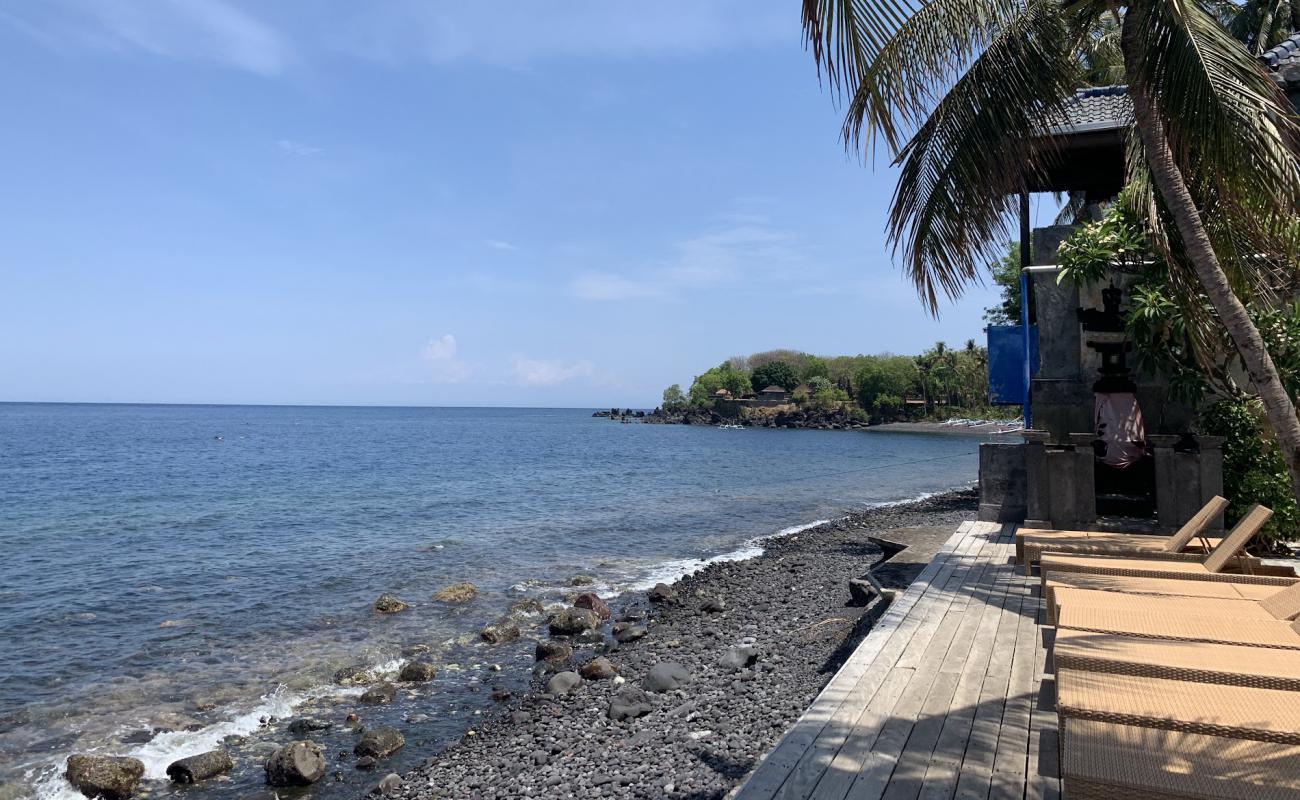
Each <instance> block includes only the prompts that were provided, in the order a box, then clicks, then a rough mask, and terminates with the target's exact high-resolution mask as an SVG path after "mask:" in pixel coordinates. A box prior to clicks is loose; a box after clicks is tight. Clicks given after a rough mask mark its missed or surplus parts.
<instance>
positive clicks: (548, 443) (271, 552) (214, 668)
mask: <svg viewBox="0 0 1300 800" xmlns="http://www.w3.org/2000/svg"><path fill="white" fill-rule="evenodd" d="M977 441H978V440H976V439H972V438H968V437H959V436H941V435H925V434H908V433H883V432H852V433H851V432H832V431H786V430H779V431H777V430H744V431H729V430H719V429H715V428H700V427H688V426H660V425H642V424H631V425H622V424H618V423H615V422H611V421H609V420H606V419H593V418H591V417H590V412H589V411H582V410H554V409H444V408H437V409H433V408H430V409H415V408H304V407H239V406H211V407H206V406H102V405H44V404H33V405H26V404H0V553H3V563H4V565H5V570H4V573H5V581H4V583H3V585H0V645H3V650H4V652H5V658H4V661H5V667H4V669H3V670H0V786H2V787H3V788H0V798H4V797H26V796H41V797H45V798H56V797H72V796H76V795H74V794H73V793H71V790H70V789H69V788H67V787H66V784H64V782H63V781H62V780H61V778H59V777H58V776H57V774H56V773H57V771H58V766H59V765H61V763H62V761H63V759H64V758H65V757H66V756H67V755H68V754H69V753H70V752H73V751H77V750H84V749H102V750H103V751H104V752H111V753H113V754H131V755H136V756H139V757H141V758H143V759H144V760H145V761H146V764H147V767H148V772H147V777H152V778H162V777H164V773H163V770H164V768H165V767H166V765H167V764H168V763H170V761H171V760H172V759H174V758H176V757H178V756H181V755H186V754H190V753H195V752H200V751H202V750H205V749H210V748H211V747H213V746H215V745H216V744H218V743H219V742H221V741H222V740H223V738H224V737H227V736H230V735H240V736H246V737H250V739H251V741H253V742H254V743H255V742H256V740H257V737H258V729H259V726H260V720H261V718H263V717H267V716H276V717H281V718H283V717H285V716H292V715H294V714H295V713H306V712H312V713H319V714H320V715H321V716H323V717H327V716H330V714H332V713H333V712H332V711H323V710H321V709H333V708H335V707H336V706H339V705H340V704H343V705H346V703H347V702H349V701H350V700H354V699H355V698H354V695H355V691H353V692H352V693H351V694H349V693H347V692H345V691H344V690H341V689H337V688H332V687H330V685H329V677H330V675H331V674H332V673H333V671H334V670H335V669H337V668H338V667H339V666H342V665H346V664H352V663H357V662H366V663H370V664H376V665H382V666H384V667H385V668H387V669H390V670H391V669H393V668H395V666H396V665H397V664H399V663H400V659H401V657H402V654H403V652H404V651H406V652H409V648H411V647H412V646H416V645H419V646H423V647H427V648H429V651H430V654H429V656H427V657H428V658H431V659H432V660H434V661H435V662H437V663H440V664H445V665H447V666H445V667H444V668H443V669H442V670H441V672H440V674H439V677H438V679H437V680H436V681H434V682H433V683H432V684H430V685H428V686H421V687H419V688H418V690H412V691H411V692H408V693H405V694H404V695H403V696H402V697H401V698H399V701H398V702H397V703H395V704H394V705H393V706H392V707H385V708H384V709H382V710H375V711H368V713H367V714H366V721H367V723H371V724H373V723H376V722H383V721H385V720H387V719H391V720H392V721H393V722H394V723H398V724H399V725H400V727H402V728H403V730H405V731H406V732H407V738H408V746H407V748H406V749H405V750H404V751H403V753H402V754H399V758H398V759H396V760H394V761H393V762H392V764H391V765H389V766H388V767H386V769H400V768H402V767H404V766H411V765H413V764H414V763H416V762H417V761H418V759H420V758H422V757H423V756H425V755H428V754H429V752H430V751H431V750H432V749H433V748H434V747H435V746H437V744H439V743H441V742H444V741H447V740H450V739H451V738H454V737H455V736H457V735H459V734H460V732H461V731H463V730H464V728H465V726H466V725H467V724H469V723H470V722H471V721H472V720H473V718H474V717H475V716H476V715H477V714H479V713H483V712H484V711H485V709H487V708H488V706H489V705H490V701H489V700H488V699H487V697H486V695H487V694H488V688H489V685H488V684H486V683H483V681H484V680H486V679H484V678H483V677H481V676H482V675H484V674H490V673H487V671H486V666H485V665H486V664H489V663H492V662H506V668H505V669H504V670H503V671H502V673H500V674H501V678H500V681H499V682H500V683H501V685H504V686H507V687H510V686H514V687H515V688H519V687H520V686H522V683H523V682H524V681H525V680H526V671H527V667H528V666H530V665H531V658H530V656H529V655H528V650H529V648H528V647H527V646H526V643H520V644H519V645H518V646H514V647H510V646H507V647H505V648H489V647H487V646H486V645H481V644H478V643H476V641H475V640H476V633H477V631H478V630H479V628H481V627H482V625H483V624H484V623H486V622H488V621H490V620H492V619H494V618H496V617H498V616H500V615H501V614H502V613H503V612H504V610H505V608H506V607H507V606H508V605H509V603H511V602H513V601H515V600H518V599H520V598H521V597H524V596H536V597H541V598H543V599H545V598H547V597H551V596H557V595H558V594H559V593H560V591H561V587H563V586H564V584H565V582H566V581H567V579H568V578H569V577H570V576H572V575H574V574H577V573H581V574H587V575H591V576H594V577H595V578H596V579H597V582H598V583H597V585H598V588H599V589H600V591H602V592H604V593H606V594H612V593H616V592H618V591H621V590H627V589H630V588H638V587H643V586H646V585H648V584H650V583H653V582H654V581H655V580H657V579H671V578H673V577H676V576H677V575H680V574H682V573H683V572H685V571H689V570H690V569H692V567H695V566H698V564H699V562H700V561H701V560H704V559H709V558H715V557H720V556H721V557H735V556H743V555H746V554H752V553H754V552H757V549H756V545H755V542H754V540H755V538H756V537H761V536H765V535H772V534H776V533H778V532H780V531H781V530H782V529H787V528H789V527H791V526H797V525H801V524H806V523H809V522H813V521H815V520H819V519H825V518H828V517H833V516H835V515H837V514H840V513H843V512H844V511H845V510H848V509H852V508H859V507H862V506H866V505H872V504H879V503H886V502H895V501H900V500H904V499H908V498H912V497H916V496H918V495H920V494H923V493H931V492H937V491H941V490H944V489H948V488H952V487H956V486H963V485H967V484H969V483H970V482H971V481H973V480H974V479H975V476H976V469H977V456H976V449H977ZM462 580H468V581H472V582H474V583H475V584H477V585H478V586H479V588H480V590H481V594H480V596H479V599H478V600H477V601H475V602H474V603H472V604H470V605H469V606H466V607H460V608H448V607H446V606H441V605H439V604H437V603H434V602H432V601H431V599H430V595H431V593H432V592H434V591H436V590H437V589H438V588H440V587H442V586H445V585H447V584H449V583H452V582H455V581H462ZM385 591H388V592H393V593H395V594H397V595H398V596H399V597H401V598H403V599H404V600H406V601H408V602H410V603H412V604H413V606H414V607H413V608H412V609H411V610H410V611H407V612H405V613H402V614H400V615H396V616H395V617H379V616H378V615H376V614H374V613H373V612H372V610H371V607H370V606H371V603H372V602H373V601H374V599H375V597H376V596H377V595H379V594H380V593H381V592H385ZM512 681H513V683H512ZM480 684H482V685H480ZM492 685H496V684H492ZM480 688H481V689H483V691H479V689H480ZM196 700H203V701H207V702H210V703H215V704H216V706H215V708H211V709H207V710H200V707H199V706H196ZM206 704H207V703H203V704H200V705H201V706H204V707H205V706H206ZM384 715H387V716H386V717H385V716H384ZM280 738H281V739H283V738H284V737H283V733H282V732H281V733H280ZM250 746H251V745H250ZM402 759H406V761H403V760H402ZM407 762H409V763H407ZM249 774H251V773H249V771H248V770H243V771H242V773H241V775H242V777H239V776H237V777H236V779H235V780H231V781H224V782H222V783H220V784H217V785H216V786H215V788H212V789H209V790H208V791H207V793H205V796H212V797H217V796H236V795H238V794H241V793H243V792H245V791H247V790H248V789H249V788H250V786H251V785H255V784H250V783H248V781H249V780H250V778H249V777H248V775H249ZM362 782H363V781H361V779H354V777H353V776H351V775H346V776H343V779H342V783H340V784H338V786H339V788H337V789H329V788H328V787H323V786H322V787H318V788H317V789H316V790H314V791H313V796H315V797H330V796H339V797H343V796H355V795H356V789H357V787H358V786H360V785H361V783H362ZM154 788H155V792H154V794H155V795H158V794H164V793H168V792H171V791H173V790H170V789H167V788H165V787H164V785H163V784H161V783H158V784H154ZM331 792H333V794H331Z"/></svg>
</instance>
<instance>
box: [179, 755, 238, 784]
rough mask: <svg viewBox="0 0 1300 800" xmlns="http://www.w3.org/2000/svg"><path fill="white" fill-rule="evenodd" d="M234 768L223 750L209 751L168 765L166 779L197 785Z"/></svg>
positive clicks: (233, 762)
mask: <svg viewBox="0 0 1300 800" xmlns="http://www.w3.org/2000/svg"><path fill="white" fill-rule="evenodd" d="M234 768H235V759H233V758H231V757H230V754H229V753H227V752H226V751H225V750H209V751H208V752H206V753H199V754H198V755H194V756H186V757H185V758H182V759H178V760H176V761H173V762H172V763H170V764H168V765H167V777H169V778H171V779H172V781H174V782H175V783H198V782H199V781H202V780H207V779H208V778H212V777H215V776H217V775H220V774H221V773H223V772H229V771H230V770H232V769H234Z"/></svg>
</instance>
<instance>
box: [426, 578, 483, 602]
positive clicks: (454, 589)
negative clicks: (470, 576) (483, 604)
mask: <svg viewBox="0 0 1300 800" xmlns="http://www.w3.org/2000/svg"><path fill="white" fill-rule="evenodd" d="M475 597H478V587H477V586H475V585H474V584H472V583H469V582H468V581H462V582H460V583H453V584H452V585H451V586H447V587H445V588H442V589H439V590H438V591H436V592H434V593H433V599H434V600H437V601H438V602H440V603H468V602H469V601H471V600H473V599H474V598H475Z"/></svg>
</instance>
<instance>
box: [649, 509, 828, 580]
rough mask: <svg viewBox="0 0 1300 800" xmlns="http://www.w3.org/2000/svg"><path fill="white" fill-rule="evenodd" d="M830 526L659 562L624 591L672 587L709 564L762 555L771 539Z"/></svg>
mask: <svg viewBox="0 0 1300 800" xmlns="http://www.w3.org/2000/svg"><path fill="white" fill-rule="evenodd" d="M828 522H830V520H828V519H819V520H814V521H812V522H806V523H803V524H802V525H791V526H790V527H788V528H782V529H781V530H779V531H777V532H776V533H769V534H766V535H763V536H756V537H754V538H752V539H747V540H746V541H745V542H744V543H742V544H741V545H740V547H737V548H736V549H735V550H731V551H728V552H726V553H721V554H719V555H716V556H710V557H709V558H674V559H671V560H668V561H662V562H660V563H658V564H656V565H654V566H653V567H651V568H650V569H649V570H648V571H647V572H646V573H645V574H644V575H643V576H642V577H641V578H640V579H639V580H637V581H636V582H634V583H632V584H630V585H629V586H628V587H627V588H628V590H630V591H634V592H635V591H645V590H646V589H650V588H652V587H653V586H654V585H655V584H656V583H672V582H674V581H676V580H679V579H681V578H684V577H686V576H687V575H693V574H695V573H696V572H699V571H700V570H702V569H704V568H705V567H707V566H709V565H710V564H718V563H722V562H726V561H746V560H748V559H751V558H757V557H758V556H761V555H763V542H765V541H769V540H771V539H779V538H781V537H783V536H793V535H795V534H798V533H803V532H804V531H806V530H811V529H812V528H816V527H817V526H819V525H825V524H826V523H828Z"/></svg>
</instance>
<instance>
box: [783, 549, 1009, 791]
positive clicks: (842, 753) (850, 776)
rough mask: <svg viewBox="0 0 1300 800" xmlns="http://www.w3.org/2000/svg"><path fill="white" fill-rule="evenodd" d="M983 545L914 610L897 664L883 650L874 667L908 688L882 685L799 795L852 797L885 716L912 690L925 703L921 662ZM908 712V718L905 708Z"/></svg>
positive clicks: (961, 558)
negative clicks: (898, 676) (902, 679)
mask: <svg viewBox="0 0 1300 800" xmlns="http://www.w3.org/2000/svg"><path fill="white" fill-rule="evenodd" d="M982 545H983V543H982V542H981V541H980V540H978V539H976V538H974V537H972V538H971V539H969V540H968V541H967V542H966V543H965V544H964V545H963V547H962V548H961V552H960V553H959V554H957V556H956V558H955V559H954V560H950V562H949V564H948V565H947V566H945V568H944V570H943V571H941V572H940V574H939V575H937V576H936V577H935V581H934V585H933V587H932V589H931V591H928V592H927V593H926V594H925V596H923V597H922V598H921V599H920V600H919V601H918V603H917V604H916V606H914V607H913V609H912V610H911V614H910V619H909V620H908V623H907V624H908V625H909V626H912V627H913V632H912V635H911V636H910V637H908V639H907V642H906V645H905V646H903V648H902V652H901V653H899V654H898V656H897V659H894V660H892V663H891V659H890V654H887V653H885V652H883V651H882V653H881V654H880V656H879V657H877V659H876V661H875V662H874V665H873V670H875V671H877V673H878V674H883V672H884V670H886V669H889V670H890V671H891V673H899V672H902V673H905V674H906V677H907V684H905V685H903V686H898V685H897V682H891V683H889V688H888V691H886V690H885V689H884V687H883V686H882V687H881V691H879V692H877V693H876V694H874V695H873V696H872V697H871V698H870V700H869V701H868V702H865V703H864V704H863V708H862V713H861V714H860V715H859V716H858V718H857V719H856V720H855V721H854V723H853V726H852V727H851V728H850V729H849V730H847V731H845V732H844V736H843V738H842V739H840V740H839V741H837V742H836V744H837V745H838V748H837V752H836V753H835V756H834V757H833V758H832V759H831V762H830V764H829V765H828V766H827V768H826V769H825V771H824V774H823V775H822V777H821V778H820V780H819V781H818V782H817V784H816V786H815V789H814V791H813V792H812V793H811V795H807V794H804V795H798V796H801V797H805V796H806V797H813V798H819V800H842V798H844V797H845V796H846V795H848V793H849V791H850V789H851V787H852V786H853V784H854V782H855V781H856V780H857V775H858V774H859V772H861V770H862V769H863V766H864V764H865V763H866V762H867V760H868V759H869V758H870V756H871V752H872V748H873V747H874V745H875V742H876V739H877V737H878V736H879V734H880V728H881V726H883V725H884V724H885V722H886V721H888V719H889V718H888V717H885V716H881V714H882V713H893V712H894V711H895V706H896V705H897V704H898V703H899V701H900V699H901V698H902V696H903V692H904V690H906V689H910V691H911V692H912V693H913V695H914V694H915V693H916V692H918V691H919V692H921V698H924V691H925V689H927V688H928V680H929V679H930V678H931V677H932V675H930V676H928V677H927V674H926V673H921V674H920V676H919V677H918V675H917V670H916V668H917V667H918V666H920V659H921V658H922V657H923V654H924V653H925V652H926V650H928V648H929V646H930V642H931V641H932V640H933V638H934V633H935V631H936V630H938V627H939V624H940V623H941V622H942V618H943V613H944V612H945V611H946V610H947V607H948V605H949V604H950V603H951V601H952V599H953V598H954V597H955V596H956V594H957V591H958V589H959V586H958V585H957V584H959V583H964V582H965V581H966V580H967V579H969V576H970V570H969V569H966V568H964V562H965V560H967V559H969V557H970V556H971V555H973V554H972V553H971V550H973V549H975V548H978V547H982ZM945 575H946V576H947V579H946V580H945V579H944V576H945ZM899 641H901V640H899ZM882 682H883V679H882ZM922 683H924V686H922ZM913 695H909V697H910V696H913ZM918 705H919V701H918ZM903 711H904V713H905V709H904V710H903Z"/></svg>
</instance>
